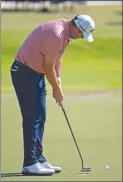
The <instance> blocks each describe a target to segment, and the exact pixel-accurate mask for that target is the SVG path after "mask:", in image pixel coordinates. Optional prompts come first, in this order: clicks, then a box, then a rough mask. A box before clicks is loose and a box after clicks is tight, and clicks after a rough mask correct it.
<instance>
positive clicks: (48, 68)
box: [44, 61, 60, 90]
mask: <svg viewBox="0 0 123 182" xmlns="http://www.w3.org/2000/svg"><path fill="white" fill-rule="evenodd" d="M44 69H45V75H46V77H47V80H48V81H49V83H50V84H51V85H52V87H53V89H54V90H57V89H60V85H59V83H58V79H57V74H56V71H55V69H54V62H51V61H45V64H44Z"/></svg>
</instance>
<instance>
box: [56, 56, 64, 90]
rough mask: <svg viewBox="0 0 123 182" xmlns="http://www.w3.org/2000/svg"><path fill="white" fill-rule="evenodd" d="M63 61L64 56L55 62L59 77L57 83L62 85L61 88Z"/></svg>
mask: <svg viewBox="0 0 123 182" xmlns="http://www.w3.org/2000/svg"><path fill="white" fill-rule="evenodd" d="M62 59H63V56H62V55H61V56H59V57H58V58H57V60H56V62H55V72H56V76H57V81H58V84H59V85H60V87H61V66H62Z"/></svg>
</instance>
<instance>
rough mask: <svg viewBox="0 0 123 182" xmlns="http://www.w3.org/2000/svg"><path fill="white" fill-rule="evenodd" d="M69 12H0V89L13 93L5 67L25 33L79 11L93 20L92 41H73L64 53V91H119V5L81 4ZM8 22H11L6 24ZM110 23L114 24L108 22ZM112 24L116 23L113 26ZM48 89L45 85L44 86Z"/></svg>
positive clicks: (120, 51) (120, 50)
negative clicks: (0, 24)
mask: <svg viewBox="0 0 123 182" xmlns="http://www.w3.org/2000/svg"><path fill="white" fill-rule="evenodd" d="M74 11H75V12H73V13H64V14H63V13H62V12H60V13H57V14H55V13H51V14H40V13H36V12H35V13H2V17H1V19H2V36H1V38H2V92H3V93H4V92H7V93H10V92H13V88H12V85H11V80H10V75H9V68H10V66H11V63H12V61H13V59H14V56H15V54H16V52H17V50H18V48H19V46H20V45H21V43H22V42H23V40H24V39H25V38H26V36H27V35H28V34H29V33H30V32H31V31H32V30H33V29H34V28H35V27H36V26H37V25H38V24H39V23H40V22H45V21H48V20H51V19H55V18H62V17H63V18H72V17H73V16H74V15H75V14H77V13H81V12H83V14H90V15H92V16H93V18H94V19H95V21H96V29H95V32H94V38H95V42H94V43H87V42H86V41H85V40H77V41H73V42H72V43H71V44H70V45H69V46H68V48H67V50H66V51H65V54H64V62H63V69H62V70H63V74H62V83H63V88H64V90H65V91H66V92H67V91H69V92H70V91H82V90H84V91H85V90H90V91H91V90H93V91H94V90H121V87H122V79H121V75H122V56H121V55H122V42H121V41H122V27H121V25H120V24H118V23H121V21H122V17H121V15H119V14H118V12H121V7H120V6H111V7H110V6H108V7H81V8H78V7H77V8H75V10H74ZM8 22H11V24H9V23H8ZM110 23H114V25H112V26H111V25H110ZM115 23H116V25H115ZM48 88H49V85H48Z"/></svg>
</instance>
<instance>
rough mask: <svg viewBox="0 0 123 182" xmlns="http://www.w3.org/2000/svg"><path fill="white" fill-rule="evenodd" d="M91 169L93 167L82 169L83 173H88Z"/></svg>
mask: <svg viewBox="0 0 123 182" xmlns="http://www.w3.org/2000/svg"><path fill="white" fill-rule="evenodd" d="M90 171H91V168H85V167H84V168H82V169H81V172H83V173H87V172H90Z"/></svg>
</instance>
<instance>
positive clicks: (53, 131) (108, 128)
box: [1, 94, 122, 181]
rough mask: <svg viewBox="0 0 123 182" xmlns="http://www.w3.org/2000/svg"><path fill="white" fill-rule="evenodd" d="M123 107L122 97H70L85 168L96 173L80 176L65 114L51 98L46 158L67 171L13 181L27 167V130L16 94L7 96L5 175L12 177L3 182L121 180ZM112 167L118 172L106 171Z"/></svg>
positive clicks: (4, 108) (68, 102) (68, 101)
mask: <svg viewBox="0 0 123 182" xmlns="http://www.w3.org/2000/svg"><path fill="white" fill-rule="evenodd" d="M121 104H122V102H121V98H120V97H119V96H116V95H114V94H104V95H95V96H94V95H90V96H89V95H88V96H80V95H68V96H66V97H65V106H66V111H67V115H68V117H69V120H70V123H71V126H72V128H73V131H74V134H75V136H76V139H77V141H78V145H79V147H80V150H81V152H82V155H83V157H84V164H85V166H86V167H91V168H92V172H91V173H90V174H80V169H81V162H80V159H79V155H78V153H77V150H76V148H75V144H74V142H73V139H72V136H71V134H70V131H69V128H68V126H67V123H66V121H65V118H64V115H63V113H62V111H61V109H60V108H59V107H58V106H57V105H56V104H54V100H53V99H52V97H50V96H48V103H47V110H48V118H47V122H46V126H45V136H44V154H45V156H46V157H47V160H48V161H49V162H51V163H52V164H55V165H59V166H61V167H62V169H63V172H62V173H61V174H57V175H53V176H51V177H23V176H11V177H10V175H12V174H11V173H20V172H21V168H22V161H23V145H22V144H23V143H22V125H21V115H20V111H19V107H18V103H17V100H16V99H15V97H13V95H12V96H11V95H9V94H8V95H3V97H2V125H1V127H2V130H1V132H2V134H1V137H2V145H1V149H2V150H1V154H2V156H1V159H2V163H1V170H2V171H1V172H2V174H4V175H7V173H9V174H8V177H2V181H101V180H102V181H121V178H122V160H121V159H122V143H121V142H122V129H121V128H122V127H121V126H122V109H121V108H122V107H121ZM51 108H52V110H51ZM73 111H74V112H73ZM54 116H55V117H54ZM106 164H109V165H113V166H114V167H113V168H112V169H109V170H108V169H107V170H106V169H105V165H106Z"/></svg>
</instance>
